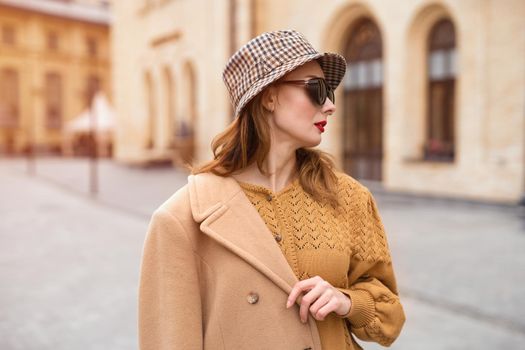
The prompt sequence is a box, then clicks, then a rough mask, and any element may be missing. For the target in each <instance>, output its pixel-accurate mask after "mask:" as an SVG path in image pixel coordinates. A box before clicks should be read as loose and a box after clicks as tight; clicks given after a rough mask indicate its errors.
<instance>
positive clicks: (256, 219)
mask: <svg viewBox="0 0 525 350" xmlns="http://www.w3.org/2000/svg"><path fill="white" fill-rule="evenodd" d="M188 185H189V186H188V189H189V196H190V205H191V211H192V215H193V218H194V220H195V221H196V222H197V223H200V229H201V231H202V232H203V233H205V234H207V235H208V236H210V237H211V238H213V239H214V240H215V241H217V242H218V243H219V244H221V245H223V246H224V247H226V248H227V249H229V250H230V251H232V252H233V253H235V254H237V255H238V256H239V257H241V258H242V259H244V260H245V261H246V262H248V263H249V264H250V265H252V266H253V267H254V268H256V269H257V270H258V271H260V272H261V273H263V274H264V275H266V276H267V277H268V278H269V279H270V280H271V281H273V282H274V283H275V284H276V285H277V286H279V287H280V288H281V289H283V290H284V291H285V292H286V293H288V294H289V293H290V291H291V290H292V286H293V285H295V283H296V282H298V279H297V277H296V276H295V274H294V272H293V271H292V269H291V267H290V265H289V264H288V262H287V261H286V258H285V257H284V255H283V253H282V252H281V249H280V248H279V246H278V245H277V244H276V242H275V240H274V239H273V236H272V234H271V232H270V230H269V229H268V227H267V226H266V224H265V223H264V221H263V219H262V218H261V216H260V215H259V213H258V212H257V209H256V208H255V207H254V206H253V205H252V203H251V202H250V201H249V200H248V198H247V197H246V195H245V194H244V192H243V190H242V188H241V187H240V186H239V184H238V183H237V181H235V179H233V178H231V177H220V176H217V175H214V174H210V173H203V174H198V175H190V176H189V177H188Z"/></svg>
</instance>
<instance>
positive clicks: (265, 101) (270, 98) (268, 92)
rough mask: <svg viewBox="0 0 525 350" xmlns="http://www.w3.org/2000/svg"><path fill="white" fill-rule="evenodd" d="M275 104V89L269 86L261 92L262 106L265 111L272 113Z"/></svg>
mask: <svg viewBox="0 0 525 350" xmlns="http://www.w3.org/2000/svg"><path fill="white" fill-rule="evenodd" d="M276 102H277V88H276V87H275V86H272V85H270V86H268V87H267V88H266V89H264V91H263V95H262V105H263V107H264V109H266V110H267V111H269V112H273V111H274V110H275V105H276Z"/></svg>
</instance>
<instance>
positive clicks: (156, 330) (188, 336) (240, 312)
mask: <svg viewBox="0 0 525 350" xmlns="http://www.w3.org/2000/svg"><path fill="white" fill-rule="evenodd" d="M296 282H298V279H297V277H296V276H295V274H294V273H293V271H292V269H291V267H290V265H289V264H288V262H287V261H286V258H285V257H284V255H283V254H282V252H281V250H280V248H279V247H278V246H277V245H276V244H275V241H274V239H273V237H272V234H271V233H270V232H269V231H268V228H267V226H266V224H265V223H264V221H263V219H262V218H261V217H260V215H259V213H258V212H257V210H256V209H255V207H254V206H253V205H252V204H251V202H250V201H249V200H248V199H247V198H246V196H245V194H244V192H243V191H242V189H241V188H240V186H239V185H238V184H237V182H236V181H235V180H234V179H232V178H221V177H218V176H215V175H211V174H200V175H196V176H190V177H189V181H188V185H187V186H184V187H183V188H182V189H180V190H179V191H177V192H176V193H175V194H174V195H173V196H172V197H171V198H169V199H168V200H167V201H166V202H165V203H164V204H162V205H161V206H160V208H159V209H157V210H156V211H155V213H154V214H153V217H152V220H151V223H150V227H149V231H148V235H147V238H146V242H145V245H144V252H143V260H142V269H141V279H140V290H139V339H140V348H141V349H142V350H163V349H184V350H186V349H187V350H192V349H220V350H226V349H227V350H230V349H233V350H243V349H250V350H257V349H261V350H262V349H272V350H279V349H282V350H293V349H297V350H305V349H315V350H321V342H320V338H319V333H318V331H317V326H316V322H315V319H314V318H313V317H312V316H311V315H309V318H308V322H307V323H306V324H303V323H301V321H300V319H299V306H298V305H299V304H300V301H301V298H299V299H298V300H297V303H296V305H294V307H292V308H290V309H286V300H287V297H288V295H289V293H290V292H291V289H292V286H293V285H295V283H296ZM325 350H329V349H325Z"/></svg>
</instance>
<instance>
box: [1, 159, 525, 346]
mask: <svg viewBox="0 0 525 350" xmlns="http://www.w3.org/2000/svg"><path fill="white" fill-rule="evenodd" d="M88 171H89V167H88V163H87V162H86V161H85V160H80V161H79V160H68V159H40V160H37V163H36V174H37V175H36V176H33V177H31V176H27V175H26V163H25V160H23V159H22V160H21V159H11V160H0V194H1V198H2V201H0V212H1V213H2V216H1V217H2V220H1V221H0V278H1V279H2V284H1V287H0V310H2V312H1V314H0V349H6V350H15V349H57V350H61V349H82V350H83V349H136V348H137V345H136V344H137V341H136V296H137V295H136V288H137V281H138V266H139V261H140V254H141V249H142V242H143V239H144V234H145V232H146V229H147V224H148V221H149V217H150V215H151V213H152V211H153V210H154V209H155V208H156V207H158V205H160V204H161V203H162V202H163V201H164V200H165V199H167V198H168V197H169V196H170V195H171V194H172V193H173V191H175V190H176V189H177V188H179V187H180V186H182V185H183V184H184V183H185V182H186V176H187V174H186V173H185V172H183V171H177V170H174V169H170V168H153V169H140V168H130V167H127V166H123V165H119V164H115V163H112V162H108V161H103V162H101V163H100V167H99V174H100V187H99V189H100V191H99V195H98V196H97V197H96V198H94V197H91V196H90V195H89V194H88V184H89V182H88ZM374 195H375V197H376V199H377V202H378V206H379V210H380V214H381V216H382V218H383V221H384V224H385V227H386V230H387V236H388V240H389V245H390V249H391V251H392V255H393V261H394V265H395V271H396V277H397V280H398V284H399V290H400V296H401V300H402V302H403V306H404V308H405V312H406V315H407V322H406V324H405V328H404V330H403V332H402V334H401V336H400V337H399V339H398V340H397V341H396V342H395V343H394V344H393V345H392V347H391V349H399V350H401V349H402V350H411V349H414V350H415V349H418V350H419V349H425V350H432V349H436V350H438V349H439V350H444V349H487V350H488V349H491V350H492V349H519V348H521V347H522V346H523V344H525V314H524V313H523V310H524V309H525V301H524V300H523V298H522V296H523V295H525V282H524V279H523V271H525V254H523V252H524V251H525V234H524V233H525V226H524V223H525V222H524V216H523V212H522V208H519V207H510V206H491V205H481V204H480V205H478V204H475V203H463V202H461V201H446V200H442V201H440V200H429V199H418V198H414V197H403V196H399V195H395V196H390V195H388V194H387V193H383V192H382V191H380V192H379V193H374ZM360 343H361V344H362V345H363V346H364V348H365V349H367V350H368V349H382V347H380V346H378V345H375V344H371V343H365V342H360Z"/></svg>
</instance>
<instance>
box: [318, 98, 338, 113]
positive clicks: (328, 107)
mask: <svg viewBox="0 0 525 350" xmlns="http://www.w3.org/2000/svg"><path fill="white" fill-rule="evenodd" d="M335 109H336V108H335V104H334V103H333V102H332V101H331V100H330V99H329V98H326V101H325V102H324V104H323V107H322V109H321V111H322V112H323V114H327V115H330V114H334V113H335Z"/></svg>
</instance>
